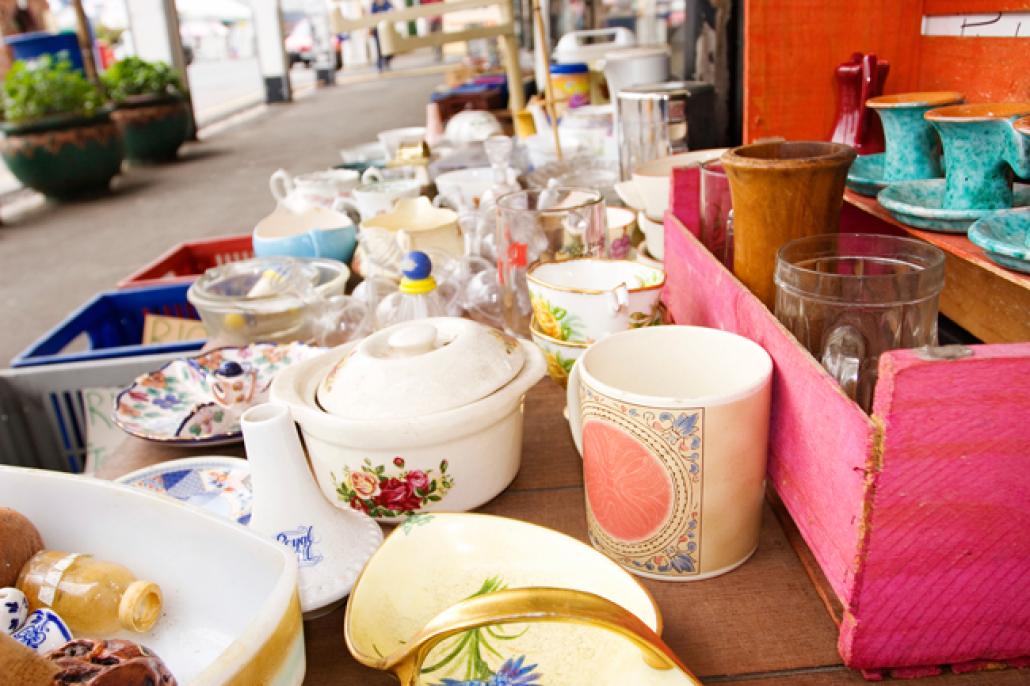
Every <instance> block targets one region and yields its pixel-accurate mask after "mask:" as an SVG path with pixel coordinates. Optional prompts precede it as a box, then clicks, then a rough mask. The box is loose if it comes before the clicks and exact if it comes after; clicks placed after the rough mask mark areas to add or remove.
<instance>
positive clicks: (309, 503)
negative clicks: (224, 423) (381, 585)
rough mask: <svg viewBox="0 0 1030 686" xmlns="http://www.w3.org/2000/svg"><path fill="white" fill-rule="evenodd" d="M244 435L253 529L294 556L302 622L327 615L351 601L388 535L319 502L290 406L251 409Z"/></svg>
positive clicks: (349, 511)
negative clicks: (367, 565) (363, 570)
mask: <svg viewBox="0 0 1030 686" xmlns="http://www.w3.org/2000/svg"><path fill="white" fill-rule="evenodd" d="M240 427H241V428H242V430H243V443H244V445H245V446H246V449H247V460H248V461H249V462H250V480H251V487H252V489H253V491H254V505H253V510H252V513H251V517H250V528H251V529H253V530H254V531H257V532H259V533H262V534H264V535H265V536H268V537H269V538H271V539H272V540H274V541H277V542H279V543H281V544H282V545H284V546H286V547H287V548H289V549H290V550H292V551H293V552H294V553H295V554H296V556H297V565H298V566H299V568H300V574H299V576H298V587H299V589H300V607H301V610H302V611H303V612H304V617H305V618H306V619H312V618H314V617H319V616H321V615H323V614H326V613H328V612H330V611H331V610H332V609H333V608H335V607H336V606H337V605H338V604H339V603H340V602H342V601H343V599H344V598H345V597H346V596H347V594H348V593H350V589H351V587H352V586H354V582H355V581H356V580H357V578H358V573H359V572H360V571H361V568H362V567H363V566H364V564H365V562H366V561H367V560H368V558H370V557H371V556H372V553H374V552H375V551H376V549H377V548H378V547H379V544H380V543H382V541H383V532H382V530H381V529H380V528H379V525H378V524H376V523H375V521H373V520H372V519H371V518H370V517H369V516H368V515H365V514H363V513H361V512H358V511H357V510H352V509H350V508H337V507H335V506H333V505H332V504H331V503H330V502H329V501H328V500H326V498H325V497H324V496H323V495H322V493H321V492H320V491H319V489H318V486H317V485H315V481H314V478H313V477H312V475H311V471H310V469H309V468H308V461H307V458H306V457H305V455H304V450H303V448H302V447H301V444H300V438H299V437H298V436H297V427H296V426H295V425H294V423H293V418H292V417H291V416H290V410H289V409H288V408H287V407H286V406H284V405H276V404H272V403H266V404H263V405H257V406H256V407H252V408H251V409H249V410H247V411H246V412H245V413H244V414H243V417H242V418H241V419H240Z"/></svg>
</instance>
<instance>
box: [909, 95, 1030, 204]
mask: <svg viewBox="0 0 1030 686" xmlns="http://www.w3.org/2000/svg"><path fill="white" fill-rule="evenodd" d="M1027 114H1030V102H1005V103H977V104H975V105H953V106H951V107H941V108H938V109H934V110H930V111H929V112H927V113H926V119H927V121H929V122H930V123H931V124H933V126H934V128H936V129H937V132H938V133H939V134H940V136H941V141H942V142H943V143H944V164H945V185H944V201H943V206H944V207H945V208H947V209H959V210H965V209H974V210H1003V209H1008V208H1010V207H1012V177H1013V174H1015V176H1018V177H1020V178H1023V179H1030V138H1027V137H1026V136H1023V135H1022V134H1020V133H1019V132H1018V131H1016V130H1015V128H1014V127H1013V123H1014V122H1015V121H1016V120H1017V119H1019V118H1020V117H1022V116H1024V115H1027Z"/></svg>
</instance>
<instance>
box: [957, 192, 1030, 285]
mask: <svg viewBox="0 0 1030 686" xmlns="http://www.w3.org/2000/svg"><path fill="white" fill-rule="evenodd" d="M969 240H970V241H972V242H973V243H974V244H975V245H978V246H980V247H981V248H983V249H984V252H985V253H987V257H989V258H991V259H992V260H994V261H995V262H997V263H998V264H1000V265H1001V266H1003V267H1007V268H1009V269H1014V270H1016V271H1018V272H1023V273H1025V274H1030V208H1028V207H1024V208H1022V209H1018V210H1011V211H1009V212H995V213H994V214H992V215H991V216H989V217H984V218H983V219H981V220H980V221H978V222H976V223H975V224H973V225H972V226H970V227H969Z"/></svg>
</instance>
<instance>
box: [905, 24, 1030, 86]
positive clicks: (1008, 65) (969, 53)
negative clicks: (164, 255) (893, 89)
mask: <svg viewBox="0 0 1030 686" xmlns="http://www.w3.org/2000/svg"><path fill="white" fill-rule="evenodd" d="M1026 30H1027V33H1028V37H1027V38H960V37H957V36H922V37H921V38H920V40H919V45H920V70H919V79H918V87H919V90H949V91H950V90H954V91H958V92H960V93H962V94H964V95H965V96H966V100H967V101H968V102H1000V101H1016V100H1030V26H1027V27H1026ZM892 71H893V68H892ZM887 84H888V86H889V85H890V80H889V79H888V81H887Z"/></svg>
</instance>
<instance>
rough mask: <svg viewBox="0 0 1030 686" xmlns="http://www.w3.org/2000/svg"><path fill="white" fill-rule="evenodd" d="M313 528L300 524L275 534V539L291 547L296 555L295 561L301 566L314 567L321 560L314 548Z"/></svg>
mask: <svg viewBox="0 0 1030 686" xmlns="http://www.w3.org/2000/svg"><path fill="white" fill-rule="evenodd" d="M314 528H315V527H313V526H304V525H303V524H302V525H301V526H299V527H297V528H296V529H291V530H290V531H280V532H279V533H278V534H276V536H275V540H277V541H279V542H280V543H282V544H283V545H284V546H286V547H287V548H292V549H293V552H294V553H296V555H297V563H298V564H299V565H300V566H301V567H314V566H315V565H317V564H318V563H319V562H321V561H322V556H321V555H319V554H318V552H317V551H316V550H315V543H317V541H316V540H315V537H314V534H313V531H314Z"/></svg>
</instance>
